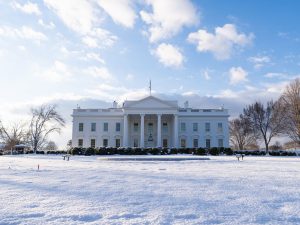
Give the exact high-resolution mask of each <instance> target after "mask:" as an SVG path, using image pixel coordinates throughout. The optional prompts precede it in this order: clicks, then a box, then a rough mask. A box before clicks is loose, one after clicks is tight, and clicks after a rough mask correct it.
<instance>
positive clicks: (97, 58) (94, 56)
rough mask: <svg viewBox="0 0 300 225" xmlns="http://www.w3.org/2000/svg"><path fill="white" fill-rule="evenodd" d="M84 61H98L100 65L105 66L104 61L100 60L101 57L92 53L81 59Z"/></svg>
mask: <svg viewBox="0 0 300 225" xmlns="http://www.w3.org/2000/svg"><path fill="white" fill-rule="evenodd" d="M83 59H84V60H86V61H88V60H95V61H98V62H100V63H102V64H105V61H104V59H102V58H101V56H100V55H99V54H97V53H93V52H89V53H87V54H86V56H85V57H84V58H83Z"/></svg>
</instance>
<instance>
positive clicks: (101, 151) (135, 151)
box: [70, 147, 233, 156]
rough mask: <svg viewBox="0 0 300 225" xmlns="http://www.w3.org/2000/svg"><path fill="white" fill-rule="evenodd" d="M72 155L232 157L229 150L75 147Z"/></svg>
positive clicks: (71, 151)
mask: <svg viewBox="0 0 300 225" xmlns="http://www.w3.org/2000/svg"><path fill="white" fill-rule="evenodd" d="M70 153H71V154H72V155H86V156H89V155H115V154H117V155H173V154H193V155H208V154H211V155H219V154H220V153H221V154H225V155H232V154H233V151H232V150H231V149H230V148H211V149H205V148H122V147H120V148H112V147H101V148H80V147H75V148H72V149H71V150H70Z"/></svg>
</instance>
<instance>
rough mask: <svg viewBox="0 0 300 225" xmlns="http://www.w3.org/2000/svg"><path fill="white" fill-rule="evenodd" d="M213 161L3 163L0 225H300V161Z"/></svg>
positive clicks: (35, 159) (43, 159)
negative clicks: (38, 166) (38, 167)
mask: <svg viewBox="0 0 300 225" xmlns="http://www.w3.org/2000/svg"><path fill="white" fill-rule="evenodd" d="M178 157H182V156H178ZM209 158H210V159H211V160H201V161H108V160H99V159H98V158H97V157H84V156H82V157H79V156H78V157H71V160H70V161H63V160H62V157H61V156H39V155H36V156H0V224H1V225H2V224H272V225H273V224H300V158H296V157H246V158H245V159H244V161H240V162H238V161H237V160H236V158H235V157H234V156H228V157H225V156H224V157H222V156H220V157H212V156H209ZM38 164H39V165H40V171H37V165H38Z"/></svg>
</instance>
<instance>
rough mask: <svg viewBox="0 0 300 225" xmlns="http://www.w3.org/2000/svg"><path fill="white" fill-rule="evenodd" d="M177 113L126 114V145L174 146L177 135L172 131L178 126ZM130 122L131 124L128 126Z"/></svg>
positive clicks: (124, 132)
mask: <svg viewBox="0 0 300 225" xmlns="http://www.w3.org/2000/svg"><path fill="white" fill-rule="evenodd" d="M177 118H178V116H177V115H176V114H163V113H157V114H149V113H141V114H124V130H123V137H124V140H123V142H124V146H125V144H127V147H128V146H134V147H140V148H145V147H174V146H176V141H175V140H177V135H176V132H172V130H173V128H174V127H177V125H176V121H178V119H177ZM128 124H130V125H129V126H128Z"/></svg>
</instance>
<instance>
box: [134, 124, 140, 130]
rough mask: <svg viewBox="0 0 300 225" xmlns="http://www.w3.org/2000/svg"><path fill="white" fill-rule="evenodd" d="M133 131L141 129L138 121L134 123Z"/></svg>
mask: <svg viewBox="0 0 300 225" xmlns="http://www.w3.org/2000/svg"><path fill="white" fill-rule="evenodd" d="M133 131H134V132H138V131H139V124H138V123H134V124H133Z"/></svg>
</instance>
